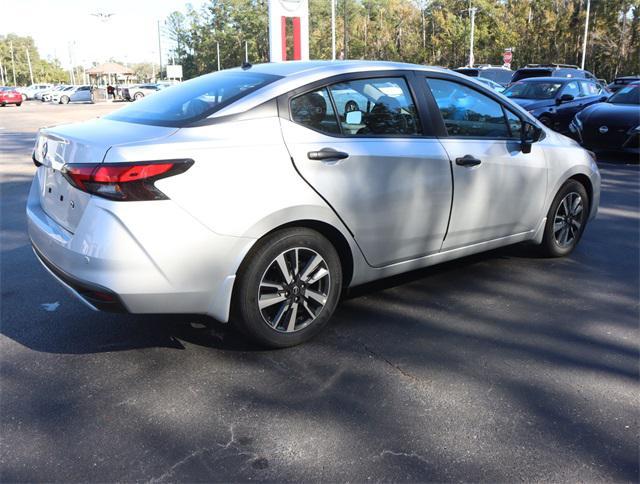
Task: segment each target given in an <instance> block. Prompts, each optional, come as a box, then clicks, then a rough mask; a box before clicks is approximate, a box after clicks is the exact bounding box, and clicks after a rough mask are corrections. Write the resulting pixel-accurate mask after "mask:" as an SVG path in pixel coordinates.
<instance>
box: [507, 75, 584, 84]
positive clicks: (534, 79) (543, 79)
mask: <svg viewBox="0 0 640 484" xmlns="http://www.w3.org/2000/svg"><path fill="white" fill-rule="evenodd" d="M571 81H593V79H586V78H583V77H552V76H545V77H526V78H524V79H519V80H517V81H516V82H515V83H514V84H517V83H520V82H560V83H567V82H571Z"/></svg>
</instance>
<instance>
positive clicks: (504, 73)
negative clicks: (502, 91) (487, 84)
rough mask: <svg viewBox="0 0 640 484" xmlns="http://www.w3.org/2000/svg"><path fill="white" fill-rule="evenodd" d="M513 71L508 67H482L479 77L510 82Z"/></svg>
mask: <svg viewBox="0 0 640 484" xmlns="http://www.w3.org/2000/svg"><path fill="white" fill-rule="evenodd" d="M512 76H513V72H512V71H510V70H508V69H482V70H481V71H480V74H479V77H484V78H485V79H489V80H491V81H493V82H497V83H498V84H508V83H509V82H510V81H511V77H512Z"/></svg>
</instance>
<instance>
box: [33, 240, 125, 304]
mask: <svg viewBox="0 0 640 484" xmlns="http://www.w3.org/2000/svg"><path fill="white" fill-rule="evenodd" d="M32 248H33V253H34V254H35V255H36V257H37V258H38V260H39V261H40V263H41V264H42V265H43V267H44V268H45V269H46V270H47V271H48V272H49V274H51V275H52V276H53V277H55V278H56V279H57V280H58V282H60V284H62V285H63V286H65V287H66V288H67V289H68V290H69V292H71V294H73V295H74V296H76V297H77V298H78V299H80V300H81V301H82V302H83V303H85V304H86V305H87V306H89V308H91V309H93V310H95V311H108V312H114V313H124V312H127V310H126V308H125V307H124V304H122V301H121V300H120V298H119V297H118V295H117V294H116V293H114V292H113V291H110V290H109V289H106V288H104V287H102V286H98V285H97V284H92V283H90V282H86V281H81V280H80V279H77V278H75V277H73V276H71V275H69V274H67V273H66V272H64V271H63V270H62V269H60V268H59V267H56V265H55V264H53V263H52V262H50V261H49V260H47V258H46V257H45V256H44V255H42V253H41V252H40V251H39V250H38V249H37V248H36V246H35V245H32Z"/></svg>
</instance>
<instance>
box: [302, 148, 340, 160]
mask: <svg viewBox="0 0 640 484" xmlns="http://www.w3.org/2000/svg"><path fill="white" fill-rule="evenodd" d="M307 157H308V158H309V159H310V160H318V161H330V160H344V159H345V158H349V153H345V152H344V151H337V150H334V149H333V148H322V149H321V150H320V151H309V153H307Z"/></svg>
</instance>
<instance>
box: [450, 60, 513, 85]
mask: <svg viewBox="0 0 640 484" xmlns="http://www.w3.org/2000/svg"><path fill="white" fill-rule="evenodd" d="M454 70H455V72H458V73H460V74H464V75H465V76H469V77H477V78H479V79H489V80H491V81H493V82H497V83H498V84H500V85H502V86H507V85H508V84H509V83H510V82H511V78H512V77H513V71H512V70H511V69H507V68H506V67H503V66H494V65H491V64H476V65H474V66H473V67H459V68H457V69H454Z"/></svg>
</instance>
